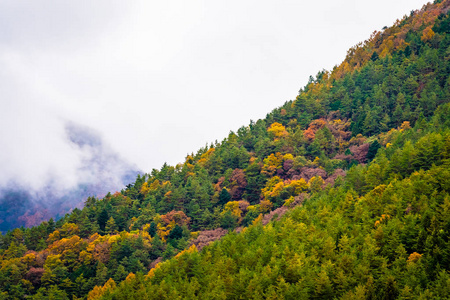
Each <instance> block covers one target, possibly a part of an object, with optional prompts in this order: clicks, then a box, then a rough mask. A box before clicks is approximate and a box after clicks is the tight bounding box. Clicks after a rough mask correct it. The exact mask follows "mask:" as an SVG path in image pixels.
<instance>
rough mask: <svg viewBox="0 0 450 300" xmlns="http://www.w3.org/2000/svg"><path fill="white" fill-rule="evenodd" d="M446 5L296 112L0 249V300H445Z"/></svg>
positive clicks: (292, 104) (386, 38)
mask: <svg viewBox="0 0 450 300" xmlns="http://www.w3.org/2000/svg"><path fill="white" fill-rule="evenodd" d="M449 10H450V0H444V1H435V3H433V4H428V5H426V6H424V7H423V8H422V9H421V10H416V11H412V12H411V14H410V15H409V16H405V17H404V18H403V19H401V20H398V21H397V22H395V24H394V25H393V26H392V27H389V28H386V29H384V30H383V31H380V32H374V33H373V34H372V36H371V37H370V38H369V39H368V40H367V41H365V42H363V43H360V44H358V45H356V46H355V47H353V48H351V49H350V50H349V51H348V54H347V57H346V58H345V60H344V62H342V63H341V64H340V65H339V66H336V67H335V68H334V69H333V70H332V71H321V72H319V73H318V74H317V75H316V76H315V77H311V78H310V80H309V82H308V84H307V85H306V86H305V87H304V88H302V89H301V90H300V91H299V94H298V96H297V97H296V99H295V100H293V101H289V102H286V103H285V104H284V105H283V106H281V107H279V108H277V109H275V110H273V111H272V112H271V113H269V114H268V115H267V116H266V118H265V119H261V120H258V121H256V122H251V123H250V124H249V125H248V126H246V127H241V128H240V129H238V130H237V132H230V134H229V136H228V137H227V138H226V139H224V140H223V141H221V142H220V143H219V142H216V143H215V144H211V145H209V146H205V147H204V148H202V149H200V150H199V151H197V152H196V153H192V154H191V155H188V156H187V157H186V159H185V161H184V162H183V163H180V164H178V165H176V166H169V165H166V164H165V165H164V166H163V167H162V168H161V169H159V170H156V169H154V170H152V171H151V172H150V173H149V174H145V175H139V176H138V177H137V178H136V181H135V182H133V183H131V184H129V185H128V186H127V187H126V189H124V190H122V191H121V192H116V193H112V194H111V193H109V194H108V195H106V196H105V197H104V198H103V199H97V198H95V197H89V198H88V199H87V200H86V202H85V206H84V208H83V209H81V210H80V209H74V210H73V211H72V212H71V213H70V214H67V215H66V216H65V217H64V218H61V219H59V220H57V221H56V222H55V221H54V220H52V219H50V220H49V221H48V222H43V223H41V224H40V225H39V226H36V227H32V228H27V229H26V228H18V229H15V230H12V231H9V232H8V233H7V234H5V235H3V236H0V299H23V298H28V299H80V298H81V299H240V298H243V299H247V298H250V299H266V298H269V299H309V298H311V299H448V298H449V297H450V273H449V272H450V240H449V239H450V103H449V102H450V101H449V99H450V77H449V75H450V72H449V71H450V16H449Z"/></svg>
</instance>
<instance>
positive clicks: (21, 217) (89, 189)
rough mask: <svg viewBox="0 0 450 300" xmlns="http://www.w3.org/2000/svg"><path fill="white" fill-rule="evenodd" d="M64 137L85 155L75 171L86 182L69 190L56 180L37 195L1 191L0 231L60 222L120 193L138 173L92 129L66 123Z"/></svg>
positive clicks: (13, 188) (20, 190)
mask: <svg viewBox="0 0 450 300" xmlns="http://www.w3.org/2000/svg"><path fill="white" fill-rule="evenodd" d="M66 134H67V140H68V142H69V143H70V144H71V145H72V146H73V147H75V148H77V149H79V150H82V151H83V153H84V154H85V156H84V159H83V162H82V164H81V166H80V168H79V170H78V171H79V173H80V174H83V175H84V176H85V178H80V180H79V184H78V185H77V186H75V187H73V188H71V189H61V188H60V187H59V186H58V178H53V179H52V181H51V182H48V184H47V186H45V187H43V188H41V189H40V190H38V191H29V190H27V189H26V188H25V187H23V186H21V185H19V184H17V183H12V184H11V183H10V184H9V185H8V186H7V187H6V188H2V189H0V231H3V232H6V231H7V230H9V229H13V228H16V227H21V226H25V227H30V226H35V225H38V224H40V223H41V222H42V221H47V220H48V219H50V218H54V219H59V218H60V217H62V216H64V215H65V214H66V213H69V212H70V211H71V210H72V209H74V208H75V207H78V208H82V207H83V203H84V201H85V200H86V199H87V197H89V196H96V197H103V196H104V195H106V193H108V192H109V191H120V190H121V189H123V188H125V185H126V184H128V183H129V182H131V181H133V180H134V179H135V178H136V175H137V174H138V173H139V170H138V169H137V168H136V167H135V166H132V165H131V164H129V163H127V162H126V161H125V160H123V159H122V158H120V156H119V155H118V154H117V153H115V152H114V151H113V150H112V149H111V148H110V147H108V146H107V145H105V143H104V142H103V140H102V138H101V136H100V135H99V134H97V133H96V132H94V131H92V130H91V129H89V128H87V127H84V126H81V125H78V124H74V123H67V125H66Z"/></svg>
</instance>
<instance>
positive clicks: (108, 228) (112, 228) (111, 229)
mask: <svg viewBox="0 0 450 300" xmlns="http://www.w3.org/2000/svg"><path fill="white" fill-rule="evenodd" d="M105 232H106V233H110V234H114V233H117V225H116V222H115V221H114V218H113V217H110V218H109V220H108V222H106V225H105Z"/></svg>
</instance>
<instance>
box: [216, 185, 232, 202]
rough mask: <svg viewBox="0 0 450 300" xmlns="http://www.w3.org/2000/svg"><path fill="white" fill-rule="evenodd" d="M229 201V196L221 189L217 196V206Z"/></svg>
mask: <svg viewBox="0 0 450 300" xmlns="http://www.w3.org/2000/svg"><path fill="white" fill-rule="evenodd" d="M229 201H231V195H230V193H229V192H228V191H227V189H226V188H223V189H222V191H221V192H220V195H219V203H218V204H219V205H225V204H226V203H228V202H229Z"/></svg>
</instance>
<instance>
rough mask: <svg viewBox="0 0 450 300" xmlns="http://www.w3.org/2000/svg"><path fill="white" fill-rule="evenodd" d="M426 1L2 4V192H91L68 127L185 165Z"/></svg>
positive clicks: (135, 153)
mask: <svg viewBox="0 0 450 300" xmlns="http://www.w3.org/2000/svg"><path fill="white" fill-rule="evenodd" d="M425 3H426V1H423V0H398V1H395V0H378V1H369V0H359V1H356V0H324V1H285V0H279V1H265V0H263V1H261V0H258V1H253V0H252V1H242V0H241V1H234V0H232V1H213V0H209V1H196V0H190V1H148V0H147V1H127V2H125V1H110V0H108V1H106V0H102V1H62V0H58V1H56V0H54V1H20V0H6V1H5V0H3V1H1V2H0V28H2V29H1V30H0V80H1V83H0V95H1V96H0V97H1V98H0V105H1V106H0V143H1V144H0V145H1V148H2V149H1V150H0V166H1V167H0V188H1V187H2V186H5V185H6V184H8V183H11V182H16V183H19V184H21V185H22V186H24V187H29V188H30V189H39V188H40V187H42V186H44V185H45V184H46V183H47V182H48V181H56V182H57V183H58V184H59V185H60V186H63V187H68V188H69V187H72V186H74V185H75V184H77V183H79V182H80V181H82V180H85V178H84V179H83V176H85V175H86V173H85V169H83V170H84V171H83V172H80V169H82V168H81V165H82V161H83V160H85V161H86V156H89V155H91V154H89V153H86V151H85V150H83V149H80V148H76V147H74V146H73V145H72V144H70V143H69V142H68V138H67V133H66V129H65V128H66V125H67V124H68V123H74V124H78V125H80V126H83V127H85V128H90V129H92V131H94V132H96V134H98V135H99V136H101V137H102V139H103V142H104V143H105V144H106V145H109V146H110V148H111V151H112V152H117V153H118V154H119V155H120V156H121V157H122V159H124V160H126V161H128V162H129V163H131V164H134V165H136V166H137V167H138V168H139V169H141V170H142V171H144V172H150V171H151V169H152V168H156V169H159V168H160V167H161V166H162V164H163V163H164V162H168V163H169V164H172V165H174V164H176V163H178V162H182V161H183V160H184V157H185V156H186V154H187V153H190V152H196V151H197V150H198V149H199V148H200V147H203V146H205V145H206V144H207V143H208V144H209V143H211V142H214V141H215V140H218V141H221V140H223V138H225V137H226V136H227V135H228V133H229V132H230V130H233V131H236V130H237V129H238V128H239V127H241V126H246V125H248V123H249V121H250V119H253V120H257V119H259V118H263V117H265V115H266V114H267V113H268V112H270V111H271V110H272V109H274V108H276V107H279V106H280V105H282V104H283V103H284V102H285V101H287V100H291V99H294V98H295V97H296V95H297V93H298V90H299V89H300V88H301V87H303V86H304V85H305V84H306V83H307V80H308V77H309V75H315V74H317V72H318V71H320V70H322V69H327V70H329V69H332V68H333V66H334V65H336V64H339V63H340V62H341V61H342V60H343V59H344V57H345V54H346V51H347V50H348V49H349V48H350V47H352V46H353V45H355V44H357V43H358V42H360V41H364V40H365V39H367V38H368V37H369V36H370V34H371V33H372V32H373V31H374V30H381V29H382V28H383V27H384V26H391V25H392V24H393V23H394V22H395V20H396V19H401V18H402V16H403V15H405V14H408V15H409V13H410V11H411V10H413V9H420V8H421V7H422V5H423V4H425ZM96 155H98V153H97V154H96ZM94 175H95V174H94Z"/></svg>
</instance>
